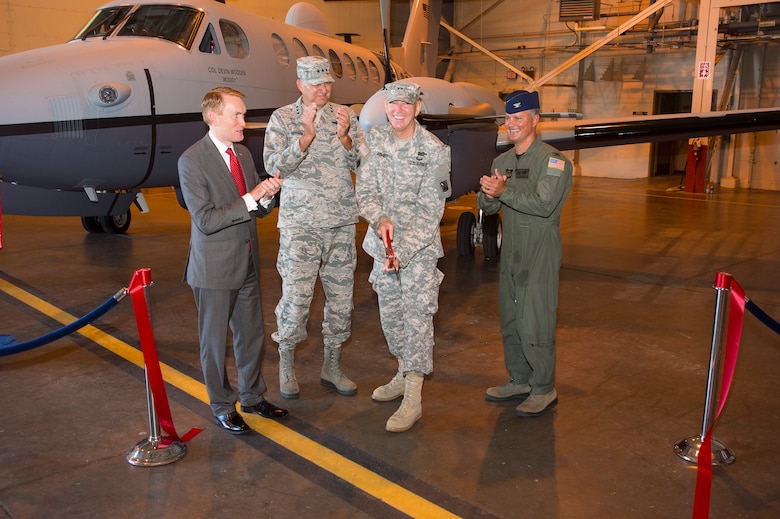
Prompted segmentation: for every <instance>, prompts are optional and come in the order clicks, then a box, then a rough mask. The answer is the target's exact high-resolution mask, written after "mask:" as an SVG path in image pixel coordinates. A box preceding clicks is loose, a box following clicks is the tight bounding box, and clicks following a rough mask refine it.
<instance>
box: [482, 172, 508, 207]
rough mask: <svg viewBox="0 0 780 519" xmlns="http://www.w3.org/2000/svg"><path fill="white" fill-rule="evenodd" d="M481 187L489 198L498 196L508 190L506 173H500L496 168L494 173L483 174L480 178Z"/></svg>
mask: <svg viewBox="0 0 780 519" xmlns="http://www.w3.org/2000/svg"><path fill="white" fill-rule="evenodd" d="M479 187H480V189H481V190H482V192H483V193H485V196H487V197H488V200H493V199H494V198H498V197H499V196H501V193H503V192H504V191H505V190H506V175H502V174H500V173H499V172H498V168H496V170H495V171H494V172H493V174H492V175H483V176H482V177H481V178H480V179H479Z"/></svg>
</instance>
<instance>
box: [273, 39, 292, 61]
mask: <svg viewBox="0 0 780 519" xmlns="http://www.w3.org/2000/svg"><path fill="white" fill-rule="evenodd" d="M271 42H272V43H273V45H274V52H275V53H276V61H278V62H279V64H280V65H281V66H283V67H284V68H288V67H289V66H290V51H289V49H288V48H287V44H286V43H284V40H283V39H282V37H281V36H279V35H278V34H276V33H274V34H272V35H271Z"/></svg>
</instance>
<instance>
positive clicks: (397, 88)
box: [385, 81, 422, 105]
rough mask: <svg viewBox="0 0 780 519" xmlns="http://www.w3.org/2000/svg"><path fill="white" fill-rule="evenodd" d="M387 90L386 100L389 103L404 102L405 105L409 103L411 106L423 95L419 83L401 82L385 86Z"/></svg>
mask: <svg viewBox="0 0 780 519" xmlns="http://www.w3.org/2000/svg"><path fill="white" fill-rule="evenodd" d="M385 90H386V91H387V97H386V100H387V102H388V103H392V102H393V101H403V102H404V103H409V104H410V105H411V104H414V103H415V102H416V101H417V100H418V99H420V95H421V94H422V92H420V85H418V84H417V83H409V82H404V83H402V82H400V81H396V82H395V83H389V84H387V85H385Z"/></svg>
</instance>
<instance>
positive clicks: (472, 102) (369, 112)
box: [360, 77, 504, 199]
mask: <svg viewBox="0 0 780 519" xmlns="http://www.w3.org/2000/svg"><path fill="white" fill-rule="evenodd" d="M402 81H403V82H408V83H417V84H418V85H420V91H421V92H422V95H421V96H420V99H421V100H422V109H421V111H420V117H418V120H419V121H420V123H421V124H423V126H425V127H426V128H427V129H428V130H429V131H431V132H432V133H433V134H434V135H436V136H437V137H438V138H439V139H440V140H441V141H442V142H443V143H445V144H447V145H449V146H450V150H451V154H452V166H451V175H450V181H451V183H452V199H456V198H458V197H459V196H462V195H465V194H466V193H469V192H471V191H475V190H476V189H477V188H478V187H479V177H481V176H482V175H485V174H488V173H489V171H490V164H491V163H492V161H493V158H494V157H495V156H496V155H497V154H498V152H497V149H496V141H497V136H498V125H497V124H496V122H495V116H496V115H500V114H503V113H504V102H503V101H502V100H501V99H500V98H499V97H498V96H496V95H495V94H493V93H492V92H491V91H489V90H488V89H486V88H482V87H480V86H478V85H473V84H469V83H449V82H447V81H444V80H442V79H436V78H429V77H413V78H409V79H404V80H402ZM385 95H386V92H385V91H384V90H380V91H379V92H377V93H375V94H374V95H373V96H371V97H370V98H369V99H368V101H366V103H365V105H364V106H363V108H362V109H361V111H360V124H361V126H363V128H364V129H365V130H366V131H368V129H370V128H371V127H373V126H375V125H377V124H382V123H386V122H387V115H386V113H385ZM437 116H438V117H437Z"/></svg>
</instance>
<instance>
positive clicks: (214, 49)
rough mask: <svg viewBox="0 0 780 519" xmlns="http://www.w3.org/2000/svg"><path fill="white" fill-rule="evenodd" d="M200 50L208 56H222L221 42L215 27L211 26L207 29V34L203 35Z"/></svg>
mask: <svg viewBox="0 0 780 519" xmlns="http://www.w3.org/2000/svg"><path fill="white" fill-rule="evenodd" d="M198 50H199V51H201V52H205V53H206V54H220V51H219V40H217V34H216V33H215V32H214V26H213V25H211V24H209V26H208V27H206V33H205V34H204V35H203V39H202V40H201V41H200V45H198Z"/></svg>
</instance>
